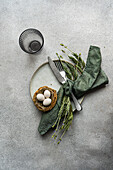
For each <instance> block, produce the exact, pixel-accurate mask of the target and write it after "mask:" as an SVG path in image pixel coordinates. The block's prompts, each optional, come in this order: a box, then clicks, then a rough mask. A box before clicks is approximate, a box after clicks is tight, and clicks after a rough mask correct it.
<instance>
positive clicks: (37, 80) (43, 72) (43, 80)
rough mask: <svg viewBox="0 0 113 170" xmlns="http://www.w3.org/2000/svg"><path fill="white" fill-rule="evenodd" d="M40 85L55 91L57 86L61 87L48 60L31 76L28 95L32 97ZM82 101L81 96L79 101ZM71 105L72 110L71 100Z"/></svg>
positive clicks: (57, 88)
mask: <svg viewBox="0 0 113 170" xmlns="http://www.w3.org/2000/svg"><path fill="white" fill-rule="evenodd" d="M54 61H58V60H54ZM65 62H67V61H65ZM70 64H71V63H70ZM42 86H48V87H50V88H52V89H55V90H56V91H58V90H59V88H60V87H61V84H60V83H59V82H58V80H57V78H56V77H55V75H54V74H53V72H52V70H51V68H50V66H49V63H48V62H46V63H44V64H42V65H41V66H39V67H38V69H37V70H36V71H35V72H34V74H33V76H32V78H31V81H30V95H31V98H32V99H33V95H34V93H35V92H36V91H37V90H38V89H39V88H40V87H42ZM82 101H83V98H82V99H81V100H80V101H79V102H80V103H82ZM72 107H73V110H74V109H75V107H74V104H73V102H72Z"/></svg>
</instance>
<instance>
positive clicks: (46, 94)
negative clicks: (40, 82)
mask: <svg viewBox="0 0 113 170" xmlns="http://www.w3.org/2000/svg"><path fill="white" fill-rule="evenodd" d="M50 95H51V93H50V91H49V90H45V91H44V97H45V98H49V97H50Z"/></svg>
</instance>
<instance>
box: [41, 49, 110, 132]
mask: <svg viewBox="0 0 113 170" xmlns="http://www.w3.org/2000/svg"><path fill="white" fill-rule="evenodd" d="M101 60H102V58H101V53H100V48H99V47H96V46H90V49H89V52H88V58H87V62H86V67H85V69H84V71H83V73H82V74H81V75H80V76H79V77H78V78H77V80H75V81H74V82H73V81H71V80H68V81H67V82H66V83H65V84H64V85H62V86H61V88H60V89H59V91H58V100H57V103H56V105H55V107H54V108H53V109H52V110H51V111H49V112H46V113H42V117H41V121H40V124H39V127H38V131H39V133H40V134H41V135H44V134H45V133H46V132H47V131H48V130H49V129H50V128H51V127H52V125H53V124H54V123H55V121H56V119H57V115H58V112H59V109H60V106H61V103H62V99H63V96H64V95H70V94H71V93H70V92H71V91H73V93H74V95H75V96H76V97H77V98H78V99H79V98H81V97H82V96H83V95H85V94H86V93H87V92H89V91H91V90H93V89H95V88H97V87H100V86H102V85H105V84H108V77H107V76H106V74H105V73H104V71H103V70H102V69H101Z"/></svg>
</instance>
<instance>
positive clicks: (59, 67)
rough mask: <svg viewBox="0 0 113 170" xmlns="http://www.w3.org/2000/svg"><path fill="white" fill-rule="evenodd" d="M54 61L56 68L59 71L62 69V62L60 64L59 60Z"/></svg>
mask: <svg viewBox="0 0 113 170" xmlns="http://www.w3.org/2000/svg"><path fill="white" fill-rule="evenodd" d="M54 63H55V66H56V67H57V68H58V70H59V71H62V70H63V67H62V64H61V61H60V60H59V61H54Z"/></svg>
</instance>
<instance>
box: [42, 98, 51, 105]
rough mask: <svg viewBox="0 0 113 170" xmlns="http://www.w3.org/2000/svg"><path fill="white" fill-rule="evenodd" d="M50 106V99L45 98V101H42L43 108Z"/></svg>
mask: <svg viewBox="0 0 113 170" xmlns="http://www.w3.org/2000/svg"><path fill="white" fill-rule="evenodd" d="M50 104H51V99H50V98H47V99H45V100H44V101H43V105H44V106H48V105H50Z"/></svg>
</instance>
